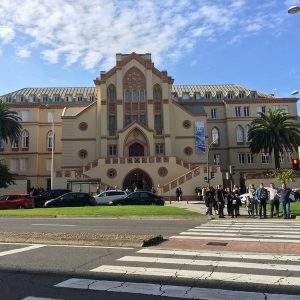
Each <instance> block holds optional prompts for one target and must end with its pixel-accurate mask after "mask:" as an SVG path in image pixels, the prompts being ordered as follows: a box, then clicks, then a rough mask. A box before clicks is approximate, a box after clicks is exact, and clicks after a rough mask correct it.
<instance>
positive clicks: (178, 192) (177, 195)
mask: <svg viewBox="0 0 300 300" xmlns="http://www.w3.org/2000/svg"><path fill="white" fill-rule="evenodd" d="M175 193H176V200H177V201H178V202H179V198H180V190H179V187H178V188H176V192H175Z"/></svg>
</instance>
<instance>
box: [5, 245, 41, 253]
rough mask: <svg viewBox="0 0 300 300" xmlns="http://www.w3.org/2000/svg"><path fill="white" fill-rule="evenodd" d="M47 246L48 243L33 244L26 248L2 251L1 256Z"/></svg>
mask: <svg viewBox="0 0 300 300" xmlns="http://www.w3.org/2000/svg"><path fill="white" fill-rule="evenodd" d="M45 246H46V245H31V246H28V247H24V248H19V249H13V250H7V251H3V252H0V256H6V255H11V254H16V253H21V252H26V251H30V250H35V249H39V248H42V247H45Z"/></svg>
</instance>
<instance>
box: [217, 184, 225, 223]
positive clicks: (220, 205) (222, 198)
mask: <svg viewBox="0 0 300 300" xmlns="http://www.w3.org/2000/svg"><path fill="white" fill-rule="evenodd" d="M215 198H216V202H217V206H218V215H219V218H224V206H225V196H224V190H223V189H222V187H221V186H220V185H218V186H217V189H216V195H215Z"/></svg>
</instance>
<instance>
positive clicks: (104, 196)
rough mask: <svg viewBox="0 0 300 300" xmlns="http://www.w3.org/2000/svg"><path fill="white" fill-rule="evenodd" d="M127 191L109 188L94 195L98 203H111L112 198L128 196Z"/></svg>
mask: <svg viewBox="0 0 300 300" xmlns="http://www.w3.org/2000/svg"><path fill="white" fill-rule="evenodd" d="M127 195H128V194H127V192H125V191H118V190H109V191H104V192H102V193H100V194H99V195H97V196H94V198H95V200H96V202H97V204H98V205H99V204H109V203H110V202H112V200H115V199H120V198H125V197H126V196H127Z"/></svg>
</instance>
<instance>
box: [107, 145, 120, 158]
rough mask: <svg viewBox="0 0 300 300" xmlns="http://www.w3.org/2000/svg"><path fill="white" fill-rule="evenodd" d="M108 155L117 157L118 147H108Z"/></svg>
mask: <svg viewBox="0 0 300 300" xmlns="http://www.w3.org/2000/svg"><path fill="white" fill-rule="evenodd" d="M108 155H109V156H117V155H118V146H117V145H108Z"/></svg>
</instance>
